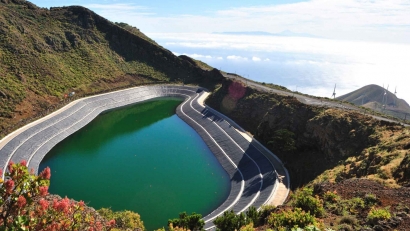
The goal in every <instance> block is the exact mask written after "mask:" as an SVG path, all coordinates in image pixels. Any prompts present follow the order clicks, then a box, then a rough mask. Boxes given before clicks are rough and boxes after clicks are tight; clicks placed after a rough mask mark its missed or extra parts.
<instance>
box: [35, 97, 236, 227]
mask: <svg viewBox="0 0 410 231" xmlns="http://www.w3.org/2000/svg"><path fill="white" fill-rule="evenodd" d="M181 102H182V101H181V100H179V99H174V98H165V99H161V100H156V101H150V102H145V103H141V104H137V105H134V106H130V107H126V108H121V109H117V110H114V111H110V112H107V113H104V114H102V115H100V116H98V117H97V118H95V119H94V120H93V121H92V122H91V123H89V124H88V125H87V126H85V127H83V128H82V129H81V130H79V131H77V132H76V133H74V134H72V135H71V136H69V137H68V138H66V139H65V140H63V141H62V142H60V143H59V144H58V145H56V146H55V147H54V148H53V149H52V150H51V151H50V152H49V153H48V154H47V156H46V157H45V158H44V159H43V161H42V163H41V164H40V170H42V169H43V168H45V167H46V166H49V167H50V168H51V172H52V175H51V185H50V189H49V191H50V192H51V193H53V194H59V195H61V196H63V197H64V196H67V197H69V198H73V199H75V200H83V201H84V202H86V203H88V205H90V206H92V207H94V208H96V209H99V208H101V207H111V208H112V209H113V210H115V211H118V210H132V211H135V212H138V213H139V214H140V215H141V219H142V220H143V221H144V225H145V227H146V228H147V229H148V230H153V229H156V228H159V227H163V226H166V224H167V221H168V219H170V218H176V217H178V214H179V213H180V212H183V211H186V212H188V213H191V212H197V213H201V214H203V215H206V214H208V213H210V212H211V211H213V210H214V209H215V208H216V207H217V206H218V205H219V204H221V203H222V202H223V201H224V200H225V199H226V198H227V196H228V194H229V190H230V183H229V176H228V175H227V173H226V172H225V171H224V170H223V168H222V166H221V165H220V164H219V162H218V161H217V160H216V158H215V157H214V156H213V154H212V153H211V152H210V150H209V149H208V147H207V146H206V145H205V143H204V142H203V140H202V139H201V138H200V137H199V135H198V134H197V133H196V132H195V131H194V130H193V129H192V128H191V127H189V126H188V125H187V124H186V123H185V122H183V121H182V120H181V119H180V118H179V117H178V116H177V115H175V109H176V107H177V106H178V104H180V103H181Z"/></svg>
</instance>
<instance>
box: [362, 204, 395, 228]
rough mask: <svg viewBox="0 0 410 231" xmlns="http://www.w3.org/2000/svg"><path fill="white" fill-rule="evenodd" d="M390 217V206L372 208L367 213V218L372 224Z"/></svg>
mask: <svg viewBox="0 0 410 231" xmlns="http://www.w3.org/2000/svg"><path fill="white" fill-rule="evenodd" d="M390 218H391V214H390V211H389V208H388V207H386V208H379V209H375V208H372V209H371V210H370V211H369V213H368V214H367V220H368V221H369V222H370V223H371V224H375V223H377V221H380V220H388V219H390Z"/></svg>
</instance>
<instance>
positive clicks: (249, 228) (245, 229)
mask: <svg viewBox="0 0 410 231" xmlns="http://www.w3.org/2000/svg"><path fill="white" fill-rule="evenodd" d="M239 231H255V228H254V227H253V223H252V222H251V223H249V224H247V225H245V226H242V227H241V228H240V229H239Z"/></svg>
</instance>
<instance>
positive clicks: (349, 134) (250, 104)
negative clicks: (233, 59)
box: [206, 80, 410, 230]
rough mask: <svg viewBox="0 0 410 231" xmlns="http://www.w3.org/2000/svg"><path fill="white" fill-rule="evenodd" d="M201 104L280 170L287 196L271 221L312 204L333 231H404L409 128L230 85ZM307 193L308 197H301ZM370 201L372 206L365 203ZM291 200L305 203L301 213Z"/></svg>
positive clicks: (408, 211)
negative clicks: (378, 215)
mask: <svg viewBox="0 0 410 231" xmlns="http://www.w3.org/2000/svg"><path fill="white" fill-rule="evenodd" d="M206 104H208V105H209V106H211V107H213V108H215V109H217V110H219V111H221V112H223V113H224V114H225V115H227V116H228V117H230V118H231V119H233V120H234V121H235V122H237V123H238V124H239V125H240V126H241V127H243V128H244V129H245V130H246V131H248V132H249V133H250V134H252V135H253V136H254V137H255V138H256V139H257V140H259V141H260V142H261V143H262V144H264V145H265V146H266V147H267V148H268V149H269V150H271V151H272V153H274V154H276V155H277V156H278V157H279V158H280V159H281V160H282V161H283V163H284V164H285V167H286V168H287V169H288V171H289V174H290V180H291V188H292V190H294V191H293V194H292V195H291V197H290V198H289V201H288V202H287V203H286V204H285V206H282V207H279V208H276V209H275V210H274V211H275V213H276V214H283V213H288V214H289V213H290V212H289V211H295V207H299V208H303V209H304V210H305V211H307V210H306V209H307V208H312V207H314V206H313V205H314V204H317V205H318V206H319V207H321V206H323V208H322V209H323V210H324V212H323V214H317V215H316V216H317V217H318V218H320V219H321V220H322V221H323V222H324V224H325V226H326V227H331V228H332V230H408V227H409V225H410V208H409V207H408V206H409V204H408V203H409V200H408V199H407V198H409V196H410V190H409V188H408V187H409V186H410V170H409V169H410V168H409V166H410V129H409V128H406V127H403V126H401V125H398V124H396V123H391V122H386V121H380V120H376V119H374V118H373V117H371V116H368V115H363V114H361V113H359V112H355V111H348V110H342V109H337V108H328V107H322V106H320V107H318V106H313V105H306V104H303V103H301V102H299V101H298V100H297V99H296V98H294V97H292V96H284V95H278V94H274V93H266V92H260V91H257V90H255V89H253V88H249V87H245V86H238V84H237V83H235V82H232V81H231V80H225V81H224V82H223V84H222V86H221V87H220V88H218V89H216V90H215V91H214V92H213V93H212V94H211V96H210V97H209V98H208V99H207V101H206ZM303 188H304V189H303ZM307 188H310V189H312V190H313V192H312V193H306V192H305V191H304V190H305V189H307ZM298 195H301V196H298ZM370 196H371V197H372V198H374V201H376V202H374V203H375V204H372V205H369V204H367V202H366V200H367V197H370ZM298 197H301V198H302V199H300V200H303V201H304V202H300V203H310V204H309V205H305V207H303V206H302V205H300V203H299V202H296V201H297V200H298V199H297V198H298ZM303 198H304V199H303ZM309 198H310V199H309ZM314 198H316V199H314ZM376 198H377V199H376ZM309 200H310V201H309ZM298 203H299V204H298ZM375 208H377V209H386V210H388V211H389V212H391V215H392V216H391V219H390V218H389V219H381V220H380V222H379V221H377V222H374V223H373V222H372V221H369V220H368V217H367V216H368V214H371V211H373V210H374V209H375ZM310 211H311V214H312V210H310ZM395 214H401V215H395ZM289 216H290V215H289ZM288 219H291V218H288ZM268 223H269V222H268ZM265 224H266V223H265ZM268 227H272V226H269V224H268ZM366 227H367V229H366ZM266 228H267V227H266V226H264V227H260V228H259V229H258V230H266ZM369 228H371V229H369ZM274 230H275V229H274ZM321 230H323V229H321Z"/></svg>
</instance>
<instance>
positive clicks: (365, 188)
mask: <svg viewBox="0 0 410 231" xmlns="http://www.w3.org/2000/svg"><path fill="white" fill-rule="evenodd" d="M320 191H322V192H326V191H336V192H337V194H338V195H340V196H341V198H343V199H351V198H354V197H360V198H364V196H365V195H366V194H374V195H376V197H377V198H378V203H377V204H376V205H375V207H377V208H379V207H380V208H385V207H389V209H390V212H391V214H392V218H391V219H390V220H388V221H385V222H379V224H375V225H370V224H368V222H367V221H366V217H367V214H368V209H367V210H366V209H364V210H362V211H360V212H359V214H358V215H357V216H356V218H357V221H358V223H359V224H360V225H361V226H364V227H365V226H368V227H369V228H368V229H365V228H362V230H369V231H370V230H403V231H405V230H407V231H408V230H410V188H408V187H401V188H397V189H392V188H387V187H385V186H383V185H381V184H379V183H377V182H375V181H372V180H366V179H350V180H345V181H342V182H340V183H337V184H330V183H329V184H323V185H321V188H320ZM340 219H341V217H340V216H335V215H333V216H329V217H326V218H325V219H324V222H325V224H326V225H327V226H330V227H332V225H333V227H336V224H338V223H339V221H340Z"/></svg>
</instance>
